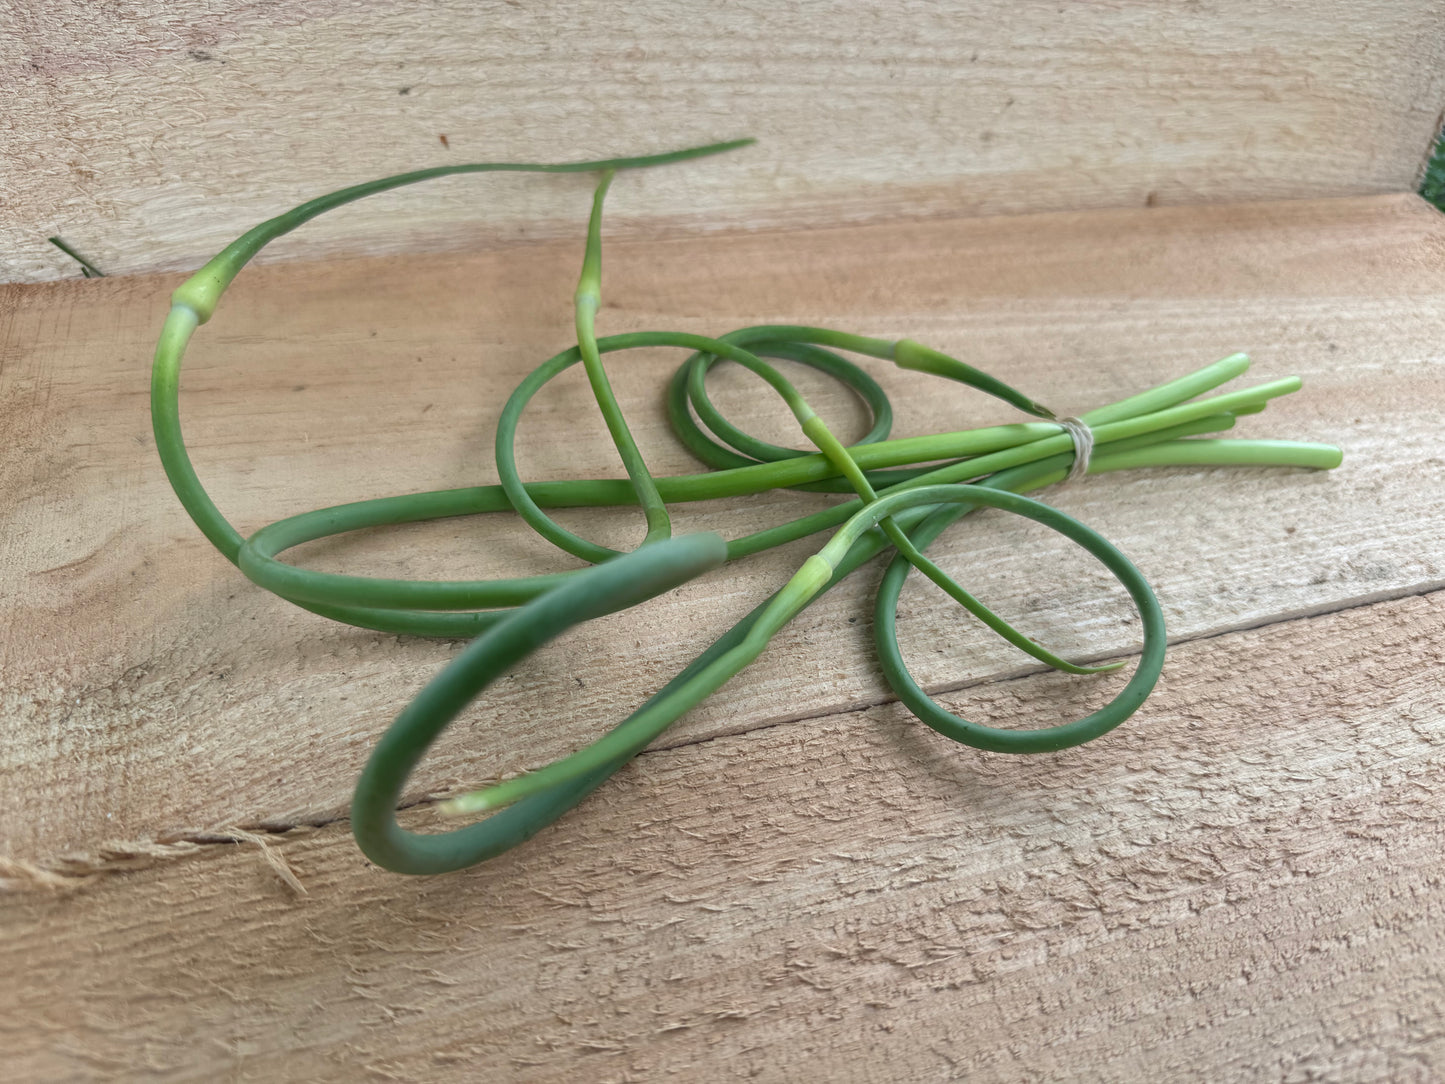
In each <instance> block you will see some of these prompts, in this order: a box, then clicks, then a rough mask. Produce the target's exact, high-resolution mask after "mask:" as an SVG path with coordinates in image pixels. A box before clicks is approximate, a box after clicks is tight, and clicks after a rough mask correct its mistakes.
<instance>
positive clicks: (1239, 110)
mask: <svg viewBox="0 0 1445 1084" xmlns="http://www.w3.org/2000/svg"><path fill="white" fill-rule="evenodd" d="M0 20H3V32H0V94H3V97H4V101H5V103H6V109H5V113H6V121H7V123H6V124H5V125H3V126H0V161H3V162H4V163H5V164H6V168H5V169H4V171H3V176H0V279H3V280H6V281H36V280H44V279H53V278H61V277H74V276H76V275H78V273H79V272H78V268H77V267H76V266H75V264H74V263H73V262H72V261H70V260H69V259H68V258H67V257H65V256H63V255H62V254H61V253H60V252H58V251H57V250H56V249H54V248H52V247H51V246H49V245H48V244H47V243H46V238H47V237H48V236H50V235H52V234H60V235H61V236H62V237H64V238H65V239H67V240H68V241H69V242H70V243H71V244H73V245H74V246H76V247H77V248H78V249H79V250H80V251H81V252H82V253H84V254H85V255H86V256H88V257H89V258H90V259H92V260H93V261H94V262H95V263H97V264H98V265H99V266H100V267H101V268H103V269H104V270H106V271H108V272H112V273H118V272H137V271H147V270H156V269H176V268H187V267H195V266H198V265H199V264H200V263H202V262H204V260H206V259H207V258H209V257H210V256H211V255H212V254H213V253H214V252H215V251H217V250H218V249H219V248H220V247H221V246H222V245H224V244H225V243H227V242H228V241H230V240H231V239H233V238H234V237H236V236H237V235H238V234H240V233H241V232H242V231H243V230H245V229H247V228H249V227H250V226H252V225H253V224H255V223H256V222H258V221H260V220H262V219H264V218H268V217H270V216H271V215H274V214H276V213H278V212H280V211H282V210H284V209H285V208H287V207H289V206H291V205H293V204H294V203H298V202H300V201H301V200H303V199H307V198H310V197H312V196H315V195H318V194H320V193H321V192H325V191H329V190H331V189H333V188H336V187H340V186H341V185H343V184H348V183H355V182H358V181H362V180H367V179H370V178H372V177H378V176H383V175H385V174H388V173H396V172H401V171H403V170H408V169H415V168H418V167H420V166H425V165H434V164H443V163H453V162H464V161H477V160H512V161H526V160H541V161H556V160H562V159H569V158H570V159H578V158H582V159H585V158H591V157H607V156H612V155H618V154H633V153H643V152H647V151H655V150H665V149H672V148H675V147H679V146H689V145H693V144H697V143H703V142H709V141H712V140H716V139H730V138H736V137H738V136H741V135H754V136H757V137H759V138H760V139H761V140H762V144H761V145H760V146H759V147H757V148H755V149H754V150H751V151H749V152H746V153H744V154H739V155H736V156H732V157H730V158H729V159H728V160H726V161H718V162H715V163H708V164H706V165H697V166H691V167H683V168H678V169H674V170H668V171H665V172H660V173H658V174H656V175H655V176H650V177H648V178H646V179H643V180H640V181H638V182H637V183H636V184H635V185H633V186H631V187H630V188H629V189H628V191H626V192H621V191H619V192H618V193H617V195H616V196H615V197H614V201H613V224H614V227H615V228H618V229H622V230H626V231H629V232H631V233H633V234H635V235H637V236H642V235H656V234H657V233H658V232H677V231H679V230H684V231H688V232H700V231H706V230H709V229H715V228H718V227H719V226H727V227H737V226H742V225H778V224H788V225H799V224H818V225H827V224H836V223H840V222H847V221H855V222H856V221H865V220H879V219H884V218H896V217H899V216H915V217H917V216H940V215H943V216H947V215H959V214H977V213H989V214H996V213H1017V212H1025V211H1041V210H1060V209H1079V208H1086V207H1118V206H1143V205H1145V204H1151V205H1152V204H1157V203H1164V204H1171V203H1197V202H1210V201H1214V202H1218V201H1224V200H1243V199H1274V198H1302V197H1317V196H1335V195H1359V194H1370V193H1380V192H1395V191H1404V190H1408V189H1412V188H1413V187H1414V185H1415V182H1416V180H1417V177H1418V174H1419V171H1420V169H1421V167H1422V165H1423V161H1424V157H1425V154H1426V150H1427V147H1428V145H1429V143H1430V141H1431V139H1432V138H1433V136H1434V135H1435V134H1436V132H1437V131H1438V130H1439V127H1440V115H1441V111H1442V108H1445V79H1442V74H1441V73H1442V72H1445V7H1442V5H1441V3H1440V0H1307V2H1303V3H1291V4H1260V3H1255V2H1250V0H1208V2H1190V3H1187V4H1160V3H1156V2H1153V0H1115V2H1111V3H1107V4H1103V3H1092V4H1085V3H1069V4H1064V3H1055V2H1053V0H1049V2H1043V0H1025V2H1020V0H949V2H947V3H902V4H900V3H897V2H892V0H890V2H881V0H872V2H868V3H859V2H857V0H828V2H826V3H810V4H807V5H804V6H794V5H785V4H775V3H763V2H757V0H748V2H743V3H729V4H725V5H717V4H708V3H697V2H690V0H688V2H684V0H671V2H669V3H667V4H655V3H653V4H641V3H632V4H617V3H612V2H602V0H569V2H567V3H549V4H542V5H532V4H520V3H510V2H498V0H489V2H486V3H476V2H473V0H428V2H425V3H411V4H391V5H378V4H370V3H355V2H352V0H281V2H274V3H264V4H262V3H251V4H232V3H221V2H219V0H206V2H202V3H190V4H185V5H175V4H170V3H165V2H163V0H136V2H133V3H128V4H124V5H105V6H103V7H102V8H101V9H99V10H97V9H96V7H95V5H93V4H85V3H82V2H80V0H46V2H44V3H38V2H31V3H25V2H12V3H8V4H5V5H3V6H0ZM443 139H444V140H445V143H444V142H443ZM586 199H587V196H586V182H585V180H582V179H579V178H574V179H572V180H561V179H553V180H551V181H548V182H545V183H542V182H538V181H536V180H535V179H515V178H514V179H510V180H491V181H477V180H475V179H471V180H458V181H447V182H441V183H437V184H434V185H429V186H426V187H425V188H422V189H416V190H412V191H409V192H406V193H395V194H391V195H387V196H382V197H378V198H376V199H374V200H368V201H366V202H365V204H363V205H358V206H356V207H354V208H352V209H350V210H347V211H346V212H343V213H340V214H337V215H335V216H330V217H328V218H327V219H326V220H324V221H322V222H318V223H316V224H315V225H313V226H311V227H308V228H307V229H306V230H305V231H303V233H301V234H299V235H297V236H296V237H295V238H294V239H292V240H290V241H287V242H285V243H283V244H280V245H278V246H277V247H276V250H275V253H274V254H275V255H295V254H298V253H305V254H307V255H312V256H315V255H318V254H334V253H338V252H352V253H355V252H371V253H377V252H394V251H401V250H408V251H428V250H431V251H435V250H437V249H440V248H448V247H449V248H453V249H470V248H474V247H475V246H476V245H477V244H478V243H479V242H482V241H487V242H497V241H515V240H518V239H530V238H536V237H539V236H541V237H548V236H558V235H566V236H571V234H572V232H573V230H574V229H575V225H576V223H577V222H578V221H579V220H581V218H582V217H583V216H585V213H586Z"/></svg>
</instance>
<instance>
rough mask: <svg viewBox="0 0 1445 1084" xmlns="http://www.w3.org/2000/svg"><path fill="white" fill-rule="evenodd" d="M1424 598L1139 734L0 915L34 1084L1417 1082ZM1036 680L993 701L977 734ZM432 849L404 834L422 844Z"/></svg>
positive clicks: (1423, 899)
mask: <svg viewBox="0 0 1445 1084" xmlns="http://www.w3.org/2000/svg"><path fill="white" fill-rule="evenodd" d="M1442 651H1445V592H1438V591H1437V592H1435V593H1433V594H1430V595H1426V596H1422V597H1413V598H1408V599H1402V600H1398V601H1395V602H1388V603H1378V604H1375V605H1370V606H1361V607H1356V608H1353V609H1351V610H1349V611H1346V612H1342V613H1337V614H1332V615H1327V616H1323V617H1317V618H1308V619H1299V620H1294V621H1288V622H1282V623H1277V624H1273V625H1271V626H1269V627H1267V628H1262V629H1257V630H1252V631H1247V632H1238V633H1231V634H1227V635H1223V636H1219V637H1213V638H1210V639H1206V640H1201V641H1196V642H1193V643H1189V644H1185V645H1182V646H1180V647H1178V648H1176V650H1175V651H1174V653H1173V655H1172V656H1171V658H1170V662H1169V665H1168V667H1167V669H1166V672H1165V680H1164V682H1163V685H1162V687H1161V689H1160V691H1159V693H1158V695H1157V697H1156V698H1155V699H1154V700H1152V701H1151V703H1150V709H1149V712H1148V717H1147V719H1145V720H1142V721H1141V722H1140V723H1139V725H1135V726H1130V727H1126V728H1124V729H1123V730H1120V731H1116V732H1115V733H1114V734H1111V735H1109V736H1108V737H1107V738H1105V739H1102V740H1101V741H1099V742H1096V743H1093V744H1091V745H1088V746H1085V747H1082V748H1080V749H1076V750H1070V751H1067V752H1065V753H1060V754H1049V755H1044V756H1039V757H1029V758H1020V757H1014V758H1010V757H1005V756H995V755H987V754H977V753H974V752H972V751H969V750H963V749H960V748H959V747H957V746H954V745H952V744H950V743H948V742H946V741H944V740H942V739H940V738H937V737H936V736H935V735H933V734H932V733H931V732H929V731H927V730H925V729H924V728H922V727H921V726H919V725H918V724H917V723H915V722H914V721H912V720H911V719H909V718H907V716H906V713H904V712H902V711H900V710H899V708H898V707H897V705H886V706H881V707H877V708H871V709H868V710H867V711H863V712H854V713H847V714H842V715H836V716H831V717H828V718H824V719H815V720H809V721H806V722H799V723H791V724H782V725H779V726H776V727H772V728H770V729H767V730H764V731H759V732H755V733H749V734H744V735H735V736H731V737H724V738H719V739H717V740H713V741H708V742H702V743H698V744H694V745H689V746H685V747H682V748H677V749H669V750H662V751H657V752H649V753H645V754H643V755H642V756H641V757H640V758H638V760H637V761H635V762H634V764H633V765H632V766H631V767H629V768H628V769H627V770H625V771H624V772H623V773H622V774H621V775H620V776H619V777H618V779H617V781H616V785H615V786H612V787H610V788H609V789H608V790H607V791H606V792H605V793H604V794H603V795H602V797H601V799H600V800H598V801H594V802H591V803H589V804H588V805H586V806H585V807H583V808H582V809H581V810H579V811H578V813H577V814H576V815H575V816H573V817H571V818H569V819H568V820H567V821H566V822H564V823H563V824H562V825H560V826H559V827H558V828H557V829H556V830H554V831H552V832H549V833H548V834H547V835H546V836H545V837H542V838H539V839H536V840H534V841H532V842H531V843H530V844H528V845H526V846H525V847H524V848H522V849H520V850H518V851H514V852H512V853H511V854H509V855H506V856H504V857H503V858H501V859H499V860H498V861H496V862H495V863H493V864H491V865H489V866H487V867H485V868H481V869H477V870H473V871H469V872H467V873H464V874H461V875H457V876H454V877H444V878H426V879H416V878H412V879H408V878H399V877H394V876H391V875H388V874H384V873H381V872H380V871H377V870H375V869H370V868H367V867H366V866H365V864H364V863H363V862H362V861H361V859H360V858H359V856H358V855H357V854H356V853H355V851H354V849H353V848H352V845H351V842H350V839H349V838H348V836H347V834H346V832H345V828H344V826H333V827H330V828H325V829H320V830H302V831H299V832H295V833H292V834H291V836H289V837H287V838H285V839H284V840H282V839H278V840H277V841H276V842H275V843H273V846H274V847H275V848H276V849H277V850H279V851H281V852H282V853H284V855H285V857H286V860H287V861H288V862H289V863H290V864H291V865H292V867H293V868H294V869H295V870H296V871H297V873H298V875H299V876H300V877H301V879H302V880H303V881H304V883H305V884H306V886H307V887H308V888H309V891H310V895H309V896H307V897H305V898H297V897H296V896H295V895H294V894H293V893H291V892H290V891H288V890H287V889H286V888H285V887H284V886H283V885H282V884H281V883H280V882H279V881H277V880H276V879H275V877H274V876H273V875H272V874H271V873H270V871H268V870H267V868H266V867H265V865H264V864H263V863H262V862H260V861H259V859H257V858H256V857H255V855H254V853H253V852H252V851H251V850H250V849H249V848H246V849H241V850H238V849H237V848H232V847H207V848H203V849H202V850H203V853H201V854H200V855H199V856H198V857H195V858H193V859H190V860H187V861H184V862H179V863H172V864H168V865H165V866H163V867H159V868H155V869H151V870H148V871H144V872H141V873H136V874H133V875H130V876H127V877H124V878H119V877H116V878H109V879H107V880H105V881H104V882H102V883H100V884H97V885H96V886H95V887H93V888H92V889H91V890H89V891H86V892H83V893H80V894H78V895H71V896H60V897H47V896H44V895H30V896H27V897H20V898H16V897H12V898H10V899H8V900H6V901H4V902H3V904H0V906H3V907H4V915H5V926H4V930H5V933H6V936H5V938H4V939H3V941H0V964H3V966H4V967H5V968H6V970H7V971H8V972H9V973H10V974H12V975H18V976H20V979H21V981H20V982H19V983H18V984H16V983H14V982H11V983H7V984H4V985H3V987H0V1036H3V1043H4V1046H5V1047H6V1049H7V1053H8V1061H7V1065H8V1066H9V1069H10V1071H11V1072H13V1073H16V1074H17V1075H18V1076H19V1077H20V1078H23V1079H30V1080H58V1079H97V1078H106V1079H114V1078H116V1077H124V1078H139V1077H144V1078H145V1079H151V1080H159V1081H169V1080H195V1079H205V1078H215V1077H217V1076H218V1075H219V1076H221V1077H224V1078H226V1079H253V1078H254V1079H267V1080H353V1079H359V1078H362V1077H363V1076H364V1075H366V1076H376V1077H379V1078H382V1079H400V1080H421V1079H427V1080H441V1081H444V1080H472V1079H476V1078H477V1077H478V1076H480V1075H482V1074H484V1073H485V1075H487V1076H488V1077H490V1078H496V1079H508V1080H529V1081H550V1080H558V1081H560V1080H576V1079H584V1078H585V1079H588V1080H597V1081H620V1080H639V1079H648V1080H651V1079H663V1078H666V1077H669V1076H676V1077H680V1078H684V1079H703V1078H705V1079H731V1078H733V1077H746V1078H753V1079H759V1080H820V1079H826V1080H880V1079H887V1080H925V1079H926V1080H942V1079H969V1080H981V1081H1023V1080H1058V1079H1070V1080H1078V1081H1112V1080H1120V1079H1129V1080H1158V1081H1183V1080H1200V1079H1207V1080H1212V1081H1221V1082H1227V1081H1255V1080H1261V1079H1271V1080H1274V1079H1279V1080H1350V1081H1359V1082H1364V1081H1396V1082H1398V1081H1428V1080H1435V1079H1438V1078H1439V1076H1440V1074H1441V1072H1442V1071H1445V1040H1442V1037H1441V1033H1440V1030H1439V1028H1438V1026H1437V1022H1438V1020H1439V1019H1440V1016H1441V1013H1442V1012H1445V994H1442V990H1445V987H1442V985H1441V984H1440V981H1439V979H1440V967H1441V961H1442V959H1445V940H1442V935H1441V932H1440V931H1441V928H1442V919H1445V910H1442V900H1441V896H1440V892H1439V890H1438V889H1439V881H1440V873H1441V857H1440V856H1441V853H1442V848H1445V818H1442V812H1445V811H1442V808H1441V802H1440V796H1439V788H1438V780H1439V778H1440V774H1441V771H1442V770H1445V760H1442V749H1445V688H1442V686H1441V684H1440V683H1439V681H1438V680H1436V679H1435V673H1434V672H1435V667H1436V665H1437V663H1438V660H1439V658H1440V655H1441V652H1442ZM1053 684H1054V682H1053V680H1052V679H1041V678H1028V679H1023V680H1019V681H1011V682H1001V683H995V684H993V685H990V686H989V687H988V688H987V689H986V690H985V691H984V693H983V702H984V705H985V706H986V707H988V708H989V709H991V710H996V711H1006V710H1014V709H1020V708H1024V707H1025V706H1026V705H1033V704H1036V703H1037V702H1038V701H1039V700H1040V699H1048V698H1049V697H1050V696H1051V694H1052V692H1053V690H1052V689H1051V686H1052V685H1053ZM425 819H426V817H425V814H416V815H414V817H413V820H414V821H416V820H425Z"/></svg>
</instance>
